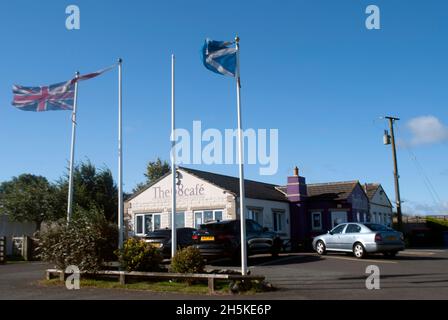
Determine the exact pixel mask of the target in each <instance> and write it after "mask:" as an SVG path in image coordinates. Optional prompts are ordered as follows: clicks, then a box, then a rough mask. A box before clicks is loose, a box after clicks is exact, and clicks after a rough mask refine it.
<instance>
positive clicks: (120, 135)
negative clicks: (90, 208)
mask: <svg viewBox="0 0 448 320" xmlns="http://www.w3.org/2000/svg"><path fill="white" fill-rule="evenodd" d="M122 62H123V60H122V59H118V232H119V234H118V248H119V249H122V248H123V239H124V218H123V211H124V207H123V149H122V138H123V132H122V100H123V99H122V98H123V96H122Z"/></svg>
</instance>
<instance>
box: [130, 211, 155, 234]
mask: <svg viewBox="0 0 448 320" xmlns="http://www.w3.org/2000/svg"><path fill="white" fill-rule="evenodd" d="M160 228H161V219H160V214H153V213H151V214H137V215H135V234H136V235H138V236H144V235H147V234H148V233H150V232H152V231H154V230H158V229H160Z"/></svg>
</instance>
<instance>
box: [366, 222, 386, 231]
mask: <svg viewBox="0 0 448 320" xmlns="http://www.w3.org/2000/svg"><path fill="white" fill-rule="evenodd" d="M365 226H366V227H367V228H369V229H370V230H372V231H392V229H391V228H389V227H386V226H385V225H382V224H377V223H366V224H365Z"/></svg>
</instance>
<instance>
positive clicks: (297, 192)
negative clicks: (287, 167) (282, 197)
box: [286, 167, 307, 202]
mask: <svg viewBox="0 0 448 320" xmlns="http://www.w3.org/2000/svg"><path fill="white" fill-rule="evenodd" d="M286 196H287V197H288V199H289V201H291V202H298V201H302V200H304V199H305V198H306V197H307V189H306V180H305V177H301V176H300V175H299V168H297V167H295V168H294V172H293V175H292V176H290V177H288V184H287V185H286Z"/></svg>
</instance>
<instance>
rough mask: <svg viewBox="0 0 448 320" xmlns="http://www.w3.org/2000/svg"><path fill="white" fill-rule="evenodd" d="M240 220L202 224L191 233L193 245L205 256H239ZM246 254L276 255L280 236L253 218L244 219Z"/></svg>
mask: <svg viewBox="0 0 448 320" xmlns="http://www.w3.org/2000/svg"><path fill="white" fill-rule="evenodd" d="M240 223H241V222H240V220H228V221H219V222H211V223H207V224H203V225H201V226H200V228H199V230H198V231H197V232H195V234H194V235H193V239H194V247H196V248H198V249H199V250H200V252H201V255H202V256H204V257H205V258H218V257H228V258H232V259H235V260H238V259H240V257H241V246H240V243H241V241H240V239H241V233H240ZM246 240H247V254H248V255H252V254H258V253H270V254H272V255H273V256H276V255H278V253H279V252H280V250H281V248H282V240H281V239H280V237H279V236H278V235H277V234H276V233H275V232H272V231H269V230H268V229H267V228H263V227H262V226H260V225H259V224H258V223H257V222H255V221H253V220H249V219H247V220H246Z"/></svg>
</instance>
